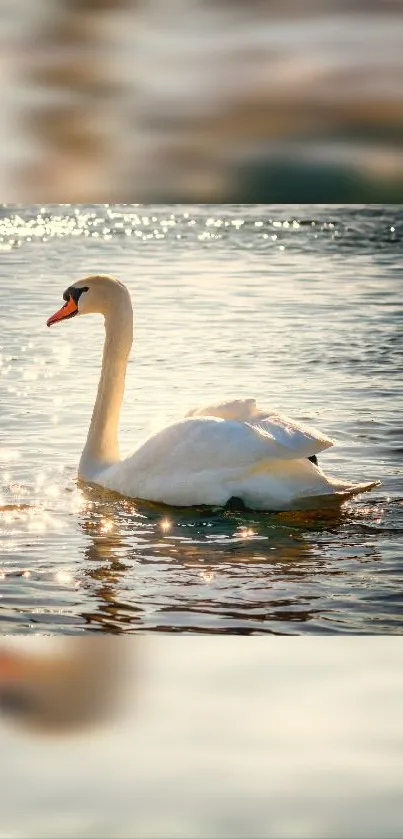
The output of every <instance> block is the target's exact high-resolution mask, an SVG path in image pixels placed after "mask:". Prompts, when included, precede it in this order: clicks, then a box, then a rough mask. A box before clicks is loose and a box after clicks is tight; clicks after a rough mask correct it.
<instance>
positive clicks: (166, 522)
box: [161, 519, 172, 533]
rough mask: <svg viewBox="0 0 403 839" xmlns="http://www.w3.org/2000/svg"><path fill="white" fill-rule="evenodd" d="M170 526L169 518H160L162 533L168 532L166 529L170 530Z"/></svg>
mask: <svg viewBox="0 0 403 839" xmlns="http://www.w3.org/2000/svg"><path fill="white" fill-rule="evenodd" d="M171 527H172V525H171V522H170V521H169V519H163V520H162V522H161V530H163V532H164V533H168V530H170V529H171Z"/></svg>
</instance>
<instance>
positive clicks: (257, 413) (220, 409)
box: [186, 399, 268, 422]
mask: <svg viewBox="0 0 403 839" xmlns="http://www.w3.org/2000/svg"><path fill="white" fill-rule="evenodd" d="M267 414H268V412H267V411H266V412H264V411H261V410H260V409H259V408H258V407H257V405H256V399H234V400H232V401H227V402H221V403H220V404H218V405H203V406H202V407H201V408H195V409H194V410H192V411H189V412H188V413H187V414H186V416H187V417H219V418H220V419H226V420H238V422H252V421H257V420H259V419H264V417H265V416H267Z"/></svg>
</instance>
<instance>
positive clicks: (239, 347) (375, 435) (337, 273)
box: [0, 204, 403, 634]
mask: <svg viewBox="0 0 403 839" xmlns="http://www.w3.org/2000/svg"><path fill="white" fill-rule="evenodd" d="M402 242H403V207H402V206H401V205H390V206H386V205H324V204H320V205H317V204H316V205H296V204H284V205H256V204H254V205H239V204H237V205H231V204H227V205H196V206H193V205H169V206H166V205H152V206H151V205H88V206H87V205H78V206H73V205H51V206H50V205H49V206H45V207H41V206H39V205H38V206H31V207H23V206H10V205H8V206H5V205H2V208H1V211H0V322H1V332H0V364H1V366H0V406H1V411H0V557H1V565H0V621H1V630H2V631H3V633H6V632H9V633H10V632H11V633H32V632H46V633H49V632H50V633H76V632H81V631H99V630H104V631H114V632H133V631H138V630H155V629H160V630H163V631H177V632H184V631H185V632H189V631H191V632H197V631H199V632H216V633H217V632H220V633H223V632H238V633H259V632H274V633H279V634H289V633H400V632H401V630H402V626H403V596H402V581H403V559H402V528H403V487H402V468H401V461H402V451H403V449H402V426H401V407H402V383H401V376H402V374H401V371H402V368H403V364H402V362H403V354H402V329H401V327H402V309H403V306H402V279H403V276H402V251H403V247H402ZM94 272H103V273H112V274H114V275H116V276H118V277H119V278H121V279H122V280H124V281H125V282H126V283H127V284H128V286H129V288H130V291H131V293H132V296H133V302H134V307H135V319H136V332H135V339H136V340H135V345H134V349H133V353H132V357H131V361H130V365H129V371H128V377H127V385H126V397H125V404H124V410H123V415H122V422H121V449H122V455H126V454H129V453H130V451H131V449H134V447H135V446H136V444H137V443H138V442H139V441H140V440H141V439H142V438H143V437H144V435H145V433H148V432H150V431H152V430H153V429H154V428H159V427H160V426H161V424H162V423H164V422H169V421H170V420H173V419H175V418H177V417H180V416H183V415H184V414H185V413H186V412H187V410H189V409H190V408H192V407H197V405H200V404H205V403H209V402H210V401H216V400H218V401H221V400H222V399H223V398H226V397H238V396H255V397H256V398H257V399H258V401H259V402H261V403H263V405H265V406H267V405H269V406H273V407H274V408H276V409H278V410H280V411H282V412H286V413H288V414H290V415H291V416H293V417H295V418H296V419H302V420H304V421H307V422H312V423H313V424H314V425H316V426H318V427H319V428H321V429H322V430H323V431H324V432H325V433H327V434H329V436H331V437H333V438H335V439H336V441H337V445H336V446H335V447H334V448H333V449H330V450H328V451H327V452H325V453H323V455H321V456H320V463H321V465H322V467H323V468H324V469H325V471H326V472H328V473H331V474H334V475H336V476H338V477H341V478H345V479H347V480H352V481H360V482H361V481H367V480H372V479H380V480H381V481H382V486H381V487H379V488H378V489H376V490H375V491H374V492H372V493H371V494H366V495H362V496H360V497H359V498H357V499H354V500H352V501H349V502H348V503H347V504H345V505H344V506H343V507H342V508H341V510H340V512H338V513H335V512H333V513H330V512H326V511H321V510H318V511H316V512H314V513H313V512H310V513H298V514H297V513H292V514H291V513H290V514H288V513H282V514H273V513H272V514H254V513H245V514H242V513H234V512H223V511H209V510H189V509H188V510H185V511H183V510H167V509H166V508H164V509H163V508H159V507H157V506H155V505H148V504H146V503H144V502H141V503H136V502H133V501H127V500H125V499H122V498H117V497H114V496H107V495H105V494H101V493H98V492H96V491H94V490H89V489H88V490H87V489H86V488H81V487H80V488H78V487H77V486H76V482H75V478H76V468H77V464H78V460H79V456H80V452H81V449H82V447H83V445H84V442H85V438H86V434H87V429H88V424H89V420H90V416H91V412H92V407H93V402H94V398H95V392H96V387H97V381H98V376H99V370H100V358H101V351H102V342H103V330H102V323H101V321H100V320H99V319H97V318H87V319H85V320H84V319H83V320H81V319H78V320H77V321H69V322H68V323H65V324H62V325H60V327H58V328H57V329H55V330H47V328H46V319H47V317H49V315H51V314H52V313H53V312H54V311H55V310H56V309H57V308H58V307H59V305H60V303H61V296H62V293H63V291H64V290H65V288H66V287H67V286H68V285H70V284H71V282H72V281H73V280H75V279H78V278H80V277H82V276H85V275H86V274H88V273H94Z"/></svg>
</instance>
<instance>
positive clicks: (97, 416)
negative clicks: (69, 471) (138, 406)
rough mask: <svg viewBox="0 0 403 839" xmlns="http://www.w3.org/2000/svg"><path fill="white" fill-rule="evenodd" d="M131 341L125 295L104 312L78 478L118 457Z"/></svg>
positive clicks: (130, 314)
mask: <svg viewBox="0 0 403 839" xmlns="http://www.w3.org/2000/svg"><path fill="white" fill-rule="evenodd" d="M132 343H133V310H132V306H131V302H130V298H129V296H128V297H127V299H126V300H125V304H124V305H121V306H118V307H116V308H113V309H111V310H110V311H109V312H107V314H106V315H105V344H104V353H103V359H102V371H101V378H100V381H99V385H98V393H97V398H96V402H95V406H94V411H93V414H92V419H91V425H90V428H89V431H88V437H87V442H86V444H85V446H84V450H83V453H82V455H81V460H80V465H79V469H78V474H79V477H80V478H83V479H84V480H91V479H92V478H93V477H94V476H95V475H96V473H97V472H99V471H100V470H101V469H103V468H105V467H107V466H110V465H111V464H113V463H116V462H117V461H119V460H120V456H119V442H118V430H119V417H120V411H121V407H122V402H123V396H124V390H125V379H126V368H127V362H128V358H129V354H130V350H131V347H132Z"/></svg>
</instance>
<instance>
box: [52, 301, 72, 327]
mask: <svg viewBox="0 0 403 839" xmlns="http://www.w3.org/2000/svg"><path fill="white" fill-rule="evenodd" d="M77 314H78V306H77V303H75V301H74V300H73V298H72V297H70V300H68V301H67V303H65V304H64V306H62V308H61V309H59V311H58V312H55V314H54V315H52V317H51V318H49V320H48V321H47V325H48V326H53V324H54V323H57V322H58V321H59V320H68V319H69V318H74V316H75V315H77Z"/></svg>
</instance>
